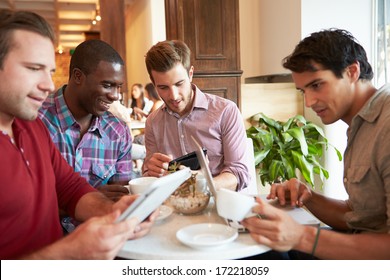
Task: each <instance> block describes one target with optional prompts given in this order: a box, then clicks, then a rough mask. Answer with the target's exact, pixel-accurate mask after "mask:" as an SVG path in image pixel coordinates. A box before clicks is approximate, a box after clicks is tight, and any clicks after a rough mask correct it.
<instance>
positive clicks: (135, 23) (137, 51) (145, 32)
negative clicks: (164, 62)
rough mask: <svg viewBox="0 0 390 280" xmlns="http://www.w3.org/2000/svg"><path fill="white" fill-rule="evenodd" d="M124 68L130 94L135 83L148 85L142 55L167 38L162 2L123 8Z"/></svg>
mask: <svg viewBox="0 0 390 280" xmlns="http://www.w3.org/2000/svg"><path fill="white" fill-rule="evenodd" d="M125 15H126V23H125V24H126V36H125V37H126V57H127V62H126V67H127V81H128V84H129V88H128V89H129V91H130V90H131V85H132V84H134V83H141V84H144V85H145V84H146V83H149V82H150V80H149V76H148V72H147V71H146V66H145V54H146V52H147V51H148V50H149V48H150V47H151V46H153V45H154V44H155V43H157V42H159V41H163V40H165V38H166V32H165V8H164V0H133V1H131V4H129V5H127V6H126V12H125Z"/></svg>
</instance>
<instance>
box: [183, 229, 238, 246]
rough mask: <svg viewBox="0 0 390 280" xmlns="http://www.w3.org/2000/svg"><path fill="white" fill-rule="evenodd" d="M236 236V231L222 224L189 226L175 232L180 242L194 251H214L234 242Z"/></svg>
mask: <svg viewBox="0 0 390 280" xmlns="http://www.w3.org/2000/svg"><path fill="white" fill-rule="evenodd" d="M237 236H238V232H237V229H234V228H232V227H229V226H227V225H223V224H196V225H190V226H187V227H184V228H182V229H180V230H178V231H177V232H176V237H177V239H179V241H180V242H182V243H183V244H185V245H187V246H190V247H192V248H195V249H210V248H213V249H214V248H215V247H216V246H221V245H225V244H227V243H230V242H232V241H234V240H235V239H236V238H237Z"/></svg>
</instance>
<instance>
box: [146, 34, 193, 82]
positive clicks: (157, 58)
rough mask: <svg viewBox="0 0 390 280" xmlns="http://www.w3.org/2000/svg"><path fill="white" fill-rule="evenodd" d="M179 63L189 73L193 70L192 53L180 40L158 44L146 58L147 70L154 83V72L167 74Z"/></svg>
mask: <svg viewBox="0 0 390 280" xmlns="http://www.w3.org/2000/svg"><path fill="white" fill-rule="evenodd" d="M179 62H180V63H181V64H183V67H184V68H185V69H186V70H187V73H189V71H190V68H191V51H190V49H189V48H188V46H187V45H186V44H185V43H184V42H183V41H179V40H172V41H162V42H158V43H157V44H156V45H154V46H153V47H151V48H150V50H149V51H148V52H147V53H146V56H145V64H146V69H147V70H148V73H149V77H150V79H151V80H152V81H153V77H152V70H154V71H156V72H166V71H169V70H171V69H172V68H173V67H174V66H175V65H176V64H177V63H179ZM153 82H154V81H153Z"/></svg>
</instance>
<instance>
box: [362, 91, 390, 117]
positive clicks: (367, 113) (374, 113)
mask: <svg viewBox="0 0 390 280" xmlns="http://www.w3.org/2000/svg"><path fill="white" fill-rule="evenodd" d="M389 91H390V85H385V86H383V87H382V88H381V89H379V90H378V91H377V92H375V94H374V95H373V96H371V98H370V99H368V101H367V102H366V104H364V106H363V107H362V108H361V109H360V111H359V113H358V116H359V117H361V118H362V119H364V120H365V121H367V122H370V123H372V122H374V121H375V120H376V119H377V118H378V117H379V115H380V114H381V112H382V110H383V106H384V104H385V102H383V98H382V97H383V95H384V94H385V92H389ZM372 108H375V110H373V109H372Z"/></svg>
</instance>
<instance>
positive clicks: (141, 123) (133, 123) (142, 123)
mask: <svg viewBox="0 0 390 280" xmlns="http://www.w3.org/2000/svg"><path fill="white" fill-rule="evenodd" d="M130 127H131V129H142V128H145V121H139V120H131V122H130Z"/></svg>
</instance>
